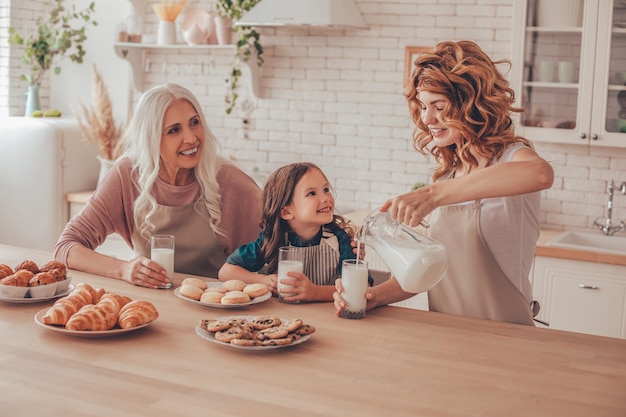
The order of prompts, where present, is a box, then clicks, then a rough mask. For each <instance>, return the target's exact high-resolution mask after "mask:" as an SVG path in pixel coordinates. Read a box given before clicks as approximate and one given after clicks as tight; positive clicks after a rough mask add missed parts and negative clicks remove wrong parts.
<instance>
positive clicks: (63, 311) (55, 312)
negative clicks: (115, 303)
mask: <svg viewBox="0 0 626 417" xmlns="http://www.w3.org/2000/svg"><path fill="white" fill-rule="evenodd" d="M99 299H100V295H99V293H98V292H97V291H96V290H95V289H94V288H93V287H92V286H91V285H89V284H87V283H84V282H81V283H79V284H77V285H76V288H74V290H73V291H72V292H71V293H69V294H68V295H67V296H65V297H63V298H59V299H58V300H57V301H55V303H54V304H53V305H52V307H50V308H49V309H48V311H46V314H44V316H43V317H42V321H43V322H44V323H45V324H59V325H62V326H65V325H66V324H67V322H68V320H69V319H70V317H72V315H73V314H74V313H76V312H77V311H78V310H80V309H81V308H82V307H84V306H86V305H88V304H95V303H96V302H97V301H98V300H99Z"/></svg>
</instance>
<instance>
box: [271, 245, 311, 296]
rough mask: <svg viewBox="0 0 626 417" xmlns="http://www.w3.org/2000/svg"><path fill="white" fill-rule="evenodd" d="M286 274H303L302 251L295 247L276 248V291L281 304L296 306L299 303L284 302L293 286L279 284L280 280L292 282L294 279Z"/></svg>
mask: <svg viewBox="0 0 626 417" xmlns="http://www.w3.org/2000/svg"><path fill="white" fill-rule="evenodd" d="M288 272H300V273H302V272H304V251H303V249H302V248H299V247H297V246H281V247H280V248H278V273H277V275H278V277H277V283H276V289H277V290H278V301H280V302H281V303H288V304H297V303H299V302H300V301H285V297H289V296H290V295H291V292H290V291H289V290H291V289H292V288H293V286H291V285H289V284H286V283H283V282H281V281H282V280H293V279H295V278H293V277H290V276H288V275H287V273H288Z"/></svg>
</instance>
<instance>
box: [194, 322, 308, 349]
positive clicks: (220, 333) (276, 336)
mask: <svg viewBox="0 0 626 417" xmlns="http://www.w3.org/2000/svg"><path fill="white" fill-rule="evenodd" d="M314 332H315V327H313V326H312V325H310V324H306V323H304V322H303V321H302V320H301V319H284V318H281V317H278V316H273V315H262V316H227V317H218V318H216V319H201V320H200V322H199V323H198V324H197V325H196V334H197V335H198V336H200V337H202V338H203V339H206V340H208V341H210V342H213V343H217V344H220V345H225V346H228V347H231V348H234V349H241V350H255V351H256V350H273V349H280V348H285V347H289V346H295V345H299V344H300V343H303V342H306V341H307V340H309V339H310V338H311V335H312V334H313V333H314Z"/></svg>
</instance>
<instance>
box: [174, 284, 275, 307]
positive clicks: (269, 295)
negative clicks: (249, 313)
mask: <svg viewBox="0 0 626 417" xmlns="http://www.w3.org/2000/svg"><path fill="white" fill-rule="evenodd" d="M207 284H208V286H209V287H217V286H219V285H222V283H221V282H207ZM174 295H175V296H176V297H178V298H180V299H182V300H185V301H191V302H192V303H196V304H199V305H201V306H206V307H215V308H240V307H246V306H249V305H253V304H259V303H262V302H263V301H266V300H269V299H270V298H272V293H271V292H270V291H268V292H266V293H265V294H263V295H260V296H258V297H255V298H253V299H252V300H250V301H249V302H247V303H241V304H221V303H201V302H200V301H198V300H194V299H193V298H189V297H185V296H184V295H182V294H181V293H180V287H178V288H176V289H175V290H174Z"/></svg>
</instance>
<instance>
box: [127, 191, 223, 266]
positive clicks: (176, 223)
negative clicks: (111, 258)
mask: <svg viewBox="0 0 626 417" xmlns="http://www.w3.org/2000/svg"><path fill="white" fill-rule="evenodd" d="M195 205H197V206H198V207H200V206H201V204H200V202H198V201H197V202H196V203H192V204H187V205H184V206H181V207H168V206H162V205H158V206H157V209H156V212H155V213H154V215H153V218H152V221H153V223H154V225H155V230H154V234H170V235H174V240H175V245H176V246H175V252H174V271H175V272H180V273H184V274H191V275H200V276H204V277H211V278H216V277H217V272H218V271H219V269H220V267H221V266H222V265H223V264H224V262H225V261H226V254H225V253H224V249H223V248H222V246H221V245H220V242H219V240H218V239H217V236H216V235H215V233H214V232H213V230H211V227H210V226H209V221H208V216H209V215H208V213H207V212H206V209H204V208H203V209H200V212H201V213H203V215H201V214H200V213H199V212H198V210H196V208H195ZM137 229H138V228H135V230H134V231H133V235H132V242H133V246H134V248H135V252H136V253H137V254H139V255H143V256H145V257H147V258H149V257H150V242H149V241H146V239H144V238H143V236H141V235H140V234H139V231H138V230H137Z"/></svg>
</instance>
